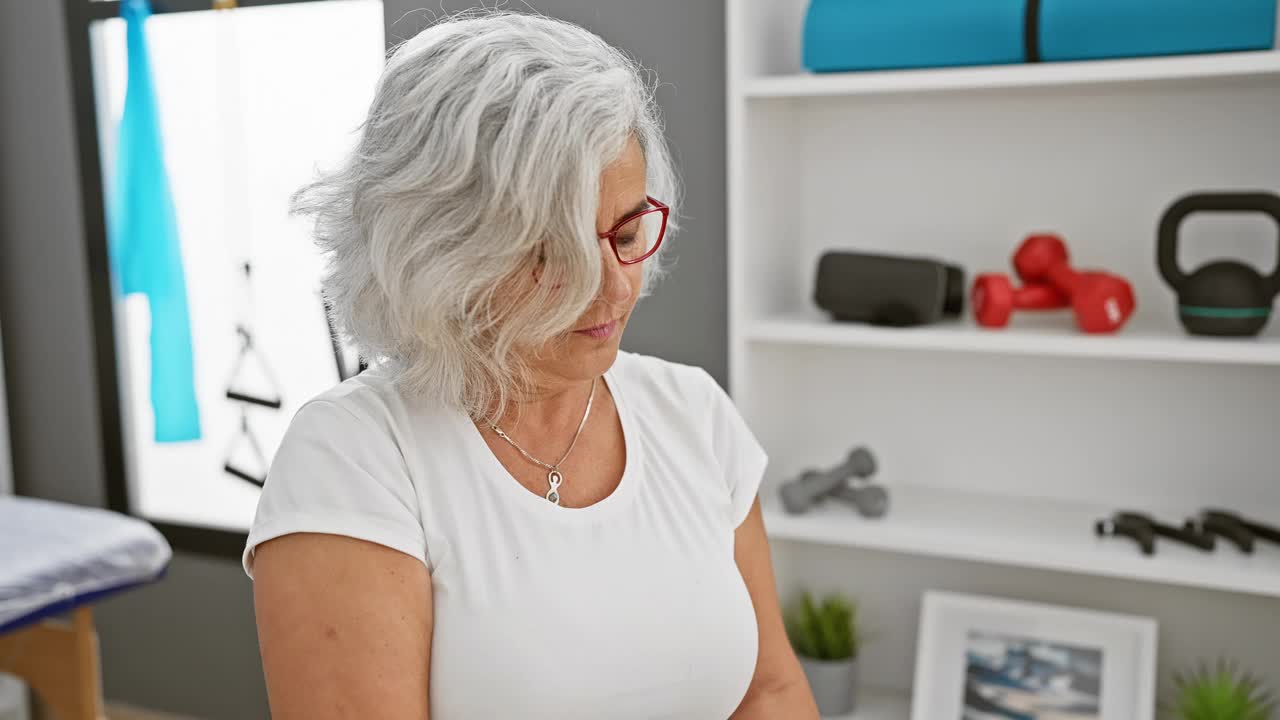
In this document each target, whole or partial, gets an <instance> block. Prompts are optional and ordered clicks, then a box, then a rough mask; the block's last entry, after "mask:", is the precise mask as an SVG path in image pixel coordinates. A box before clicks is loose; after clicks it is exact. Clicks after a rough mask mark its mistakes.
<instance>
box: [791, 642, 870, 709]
mask: <svg viewBox="0 0 1280 720" xmlns="http://www.w3.org/2000/svg"><path fill="white" fill-rule="evenodd" d="M800 666H801V667H802V668H804V674H805V677H806V678H808V679H809V687H810V689H812V690H813V699H814V700H816V701H817V703H818V712H820V713H822V714H823V715H824V716H827V715H847V714H849V713H851V712H853V708H854V705H856V702H855V693H856V685H857V682H856V681H857V672H858V661H857V659H856V658H850V659H848V660H817V659H814V658H807V657H804V656H801V657H800Z"/></svg>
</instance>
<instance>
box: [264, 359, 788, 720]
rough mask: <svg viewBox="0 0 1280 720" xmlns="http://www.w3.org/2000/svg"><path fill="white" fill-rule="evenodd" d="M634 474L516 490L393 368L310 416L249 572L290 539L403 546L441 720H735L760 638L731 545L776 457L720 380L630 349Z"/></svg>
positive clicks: (452, 418)
mask: <svg viewBox="0 0 1280 720" xmlns="http://www.w3.org/2000/svg"><path fill="white" fill-rule="evenodd" d="M604 378H605V381H606V382H607V383H608V385H609V389H610V390H611V391H612V393H613V397H614V402H615V403H616V405H617V408H618V413H619V415H620V417H621V421H622V427H623V434H624V436H625V441H626V451H627V452H626V467H625V470H624V472H623V475H622V481H621V483H620V484H619V485H618V487H617V489H616V490H615V491H614V492H613V493H612V494H611V495H609V496H608V497H606V498H605V499H604V500H601V501H600V502H598V503H596V504H595V505H591V506H589V507H586V508H567V507H561V506H556V505H552V504H551V503H550V502H548V501H547V500H545V499H544V498H541V497H539V496H537V495H535V494H534V493H532V492H530V491H529V490H527V489H525V488H524V487H523V486H522V485H520V484H519V483H518V482H517V481H516V480H515V479H514V478H512V477H511V475H510V474H509V473H508V472H507V471H506V469H505V468H504V467H503V466H502V464H501V463H500V462H499V461H498V459H497V458H496V457H495V456H494V455H493V453H492V451H491V450H490V449H489V447H488V446H487V445H486V444H485V441H484V438H483V437H482V436H481V435H480V433H479V431H478V430H477V429H476V427H475V425H473V424H472V423H471V421H470V420H469V419H467V417H466V416H465V414H464V413H461V412H458V411H454V410H449V409H446V408H444V407H442V406H439V405H437V404H435V403H428V402H426V401H423V400H413V399H408V398H405V397H403V396H401V395H400V394H399V393H398V392H397V391H396V390H395V389H394V387H393V386H392V384H391V383H390V381H389V380H388V378H387V377H386V376H385V375H384V374H382V371H381V370H380V369H378V368H372V369H370V370H367V371H365V372H364V373H361V374H360V375H357V376H356V377H354V378H351V379H349V380H347V381H345V382H343V383H342V384H340V385H337V386H336V387H334V388H332V389H330V390H328V391H326V392H325V393H323V394H321V395H320V396H318V397H316V398H314V399H313V400H311V401H309V402H308V403H307V404H305V405H304V406H303V407H302V408H301V409H300V410H299V411H298V413H297V415H296V416H295V417H294V418H293V420H292V423H291V424H290V426H289V429H288V431H287V433H286V434H285V437H284V440H283V442H282V444H281V446H280V448H279V450H278V451H277V453H276V457H275V460H274V462H273V464H272V467H271V471H270V473H269V475H268V477H267V481H266V487H265V488H264V490H263V493H262V498H261V500H260V501H259V503H258V510H257V517H256V518H255V520H254V523H253V527H252V529H251V530H250V533H249V539H248V544H247V546H246V548H245V552H244V557H243V562H244V568H245V572H247V573H248V574H249V575H250V577H252V574H253V548H254V546H255V545H257V544H258V543H261V542H264V541H266V540H268V539H270V538H273V537H278V536H280V535H286V534H289V533H293V532H320V533H331V534H339V535H348V536H351V537H355V538H361V539H364V540H368V541H371V542H375V543H379V544H382V545H386V546H388V547H391V548H395V549H396V550H399V551H401V552H404V553H407V554H408V555H411V556H413V557H416V558H418V559H419V560H421V561H422V562H423V563H424V564H425V565H426V567H427V568H428V570H430V572H431V581H432V589H433V602H434V610H435V616H434V623H435V624H434V634H433V637H432V649H431V679H430V705H431V708H430V712H431V718H432V720H464V719H466V720H470V719H477V720H507V719H508V718H521V719H522V720H540V719H542V718H547V719H548V720H549V719H551V718H555V719H556V720H567V719H571V718H591V719H593V720H595V719H598V718H610V720H631V719H635V720H640V719H642V718H643V719H644V720H653V719H655V718H672V719H676V718H679V719H682V720H683V719H685V718H689V719H696V720H711V719H713V718H727V717H728V716H729V715H730V714H731V713H732V712H733V711H734V709H735V708H736V707H737V706H738V704H739V702H740V701H741V700H742V697H743V696H744V694H745V693H746V690H747V686H748V685H749V684H750V681H751V678H752V674H753V671H754V668H755V663H756V655H757V649H758V648H757V628H756V621H755V614H754V611H753V607H752V604H751V599H750V597H749V596H748V594H747V590H746V586H745V584H744V583H743V580H742V576H741V575H740V573H739V572H738V568H737V565H736V564H735V562H734V557H733V545H734V530H735V528H737V527H738V526H739V525H740V524H741V523H742V520H743V519H744V518H745V517H746V514H747V512H748V511H749V510H750V509H751V504H752V501H753V500H754V499H755V495H756V491H757V489H758V487H759V484H760V480H761V476H762V475H763V473H764V468H765V465H766V462H767V457H766V455H765V452H764V450H763V449H762V448H761V447H760V444H759V443H758V442H757V441H756V439H755V437H754V436H753V435H752V433H751V431H750V430H749V429H748V428H747V426H746V424H745V423H744V422H743V419H742V417H741V416H740V415H739V414H738V412H737V410H736V408H735V407H734V406H733V403H732V401H731V400H730V399H729V397H728V395H726V394H725V392H724V391H723V390H722V389H721V388H720V386H719V385H718V384H717V383H716V382H715V380H713V379H712V378H711V376H710V375H708V374H707V373H706V372H705V371H704V370H702V369H700V368H696V367H692V366H688V365H681V364H678V363H673V362H668V361H665V360H661V359H658V358H655V357H649V356H644V355H638V354H633V353H628V352H620V353H619V354H618V358H617V360H616V361H615V363H614V364H613V366H612V367H611V368H610V369H609V370H608V371H607V372H606V373H605V375H604Z"/></svg>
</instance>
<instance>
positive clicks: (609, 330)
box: [573, 320, 618, 340]
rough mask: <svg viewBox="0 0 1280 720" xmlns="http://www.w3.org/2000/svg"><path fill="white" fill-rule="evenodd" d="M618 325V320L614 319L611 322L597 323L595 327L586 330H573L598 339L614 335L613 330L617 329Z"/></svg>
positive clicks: (578, 333)
mask: <svg viewBox="0 0 1280 720" xmlns="http://www.w3.org/2000/svg"><path fill="white" fill-rule="evenodd" d="M617 327H618V321H617V320H612V321H610V322H607V323H605V324H604V325H597V326H595V327H591V328H587V329H585V330H574V331H573V332H574V333H575V334H577V335H586V336H587V337H589V338H594V339H596V340H603V339H605V338H607V337H609V336H610V335H612V334H613V331H614V330H615V329H617Z"/></svg>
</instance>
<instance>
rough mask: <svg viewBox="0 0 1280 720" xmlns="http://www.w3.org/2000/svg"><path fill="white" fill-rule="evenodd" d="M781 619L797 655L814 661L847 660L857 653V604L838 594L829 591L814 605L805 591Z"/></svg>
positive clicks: (810, 596) (859, 642) (858, 643)
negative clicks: (828, 593)
mask: <svg viewBox="0 0 1280 720" xmlns="http://www.w3.org/2000/svg"><path fill="white" fill-rule="evenodd" d="M783 619H784V622H785V624H786V627H787V636H788V637H789V638H790V639H791V646H792V647H793V648H795V651H796V652H797V653H798V654H800V655H803V656H805V657H809V658H814V659H816V660H846V659H849V658H854V657H857V655H858V648H859V645H860V644H861V636H860V634H859V632H858V623H857V607H856V605H855V604H854V603H853V602H852V601H850V600H849V599H847V598H845V597H843V596H841V595H838V594H835V593H833V594H830V595H828V596H827V597H826V598H824V599H823V601H822V604H821V605H817V604H815V603H814V600H813V596H812V595H811V594H810V593H809V592H808V591H805V592H803V593H801V595H800V599H799V601H798V602H796V603H794V604H793V605H792V606H791V607H790V608H788V610H787V611H786V612H785V613H784V616H783Z"/></svg>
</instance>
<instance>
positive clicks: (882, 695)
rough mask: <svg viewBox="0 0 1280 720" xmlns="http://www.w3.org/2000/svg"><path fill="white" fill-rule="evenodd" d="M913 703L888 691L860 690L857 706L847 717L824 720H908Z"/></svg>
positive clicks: (900, 695) (825, 717)
mask: <svg viewBox="0 0 1280 720" xmlns="http://www.w3.org/2000/svg"><path fill="white" fill-rule="evenodd" d="M910 717H911V701H910V698H908V697H907V696H906V695H904V694H902V693H896V692H892V691H887V690H864V689H863V688H858V695H857V706H856V707H855V708H854V711H853V712H852V713H849V714H847V715H824V716H823V720H908V718H910Z"/></svg>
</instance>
